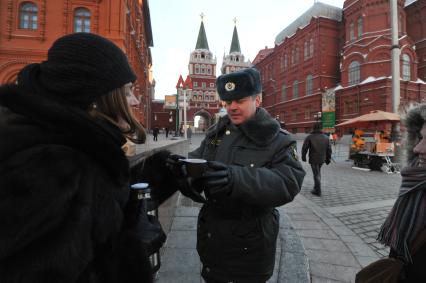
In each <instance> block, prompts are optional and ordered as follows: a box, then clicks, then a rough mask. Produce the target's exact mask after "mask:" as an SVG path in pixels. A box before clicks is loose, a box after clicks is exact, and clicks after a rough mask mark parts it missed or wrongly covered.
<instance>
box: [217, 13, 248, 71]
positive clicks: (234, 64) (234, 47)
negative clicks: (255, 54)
mask: <svg viewBox="0 0 426 283" xmlns="http://www.w3.org/2000/svg"><path fill="white" fill-rule="evenodd" d="M251 66H252V64H251V62H250V61H246V62H245V61H244V55H243V54H242V53H241V47H240V40H239V39H238V31H237V19H236V18H234V32H233V33H232V41H231V48H230V49H229V55H227V56H224V57H223V61H222V68H221V71H222V74H229V73H232V72H235V71H238V70H240V69H244V68H248V67H251Z"/></svg>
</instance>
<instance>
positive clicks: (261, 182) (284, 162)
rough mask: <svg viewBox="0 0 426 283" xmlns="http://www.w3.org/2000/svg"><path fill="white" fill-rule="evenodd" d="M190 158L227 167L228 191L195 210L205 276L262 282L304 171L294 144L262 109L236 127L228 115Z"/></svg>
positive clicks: (212, 128) (209, 132) (272, 263)
mask: <svg viewBox="0 0 426 283" xmlns="http://www.w3.org/2000/svg"><path fill="white" fill-rule="evenodd" d="M189 156H190V157H192V158H204V159H207V160H216V161H220V162H223V163H225V164H228V165H229V167H230V170H231V175H232V177H231V183H230V184H229V185H230V186H231V191H232V192H231V194H230V195H229V196H227V197H225V198H224V199H220V200H216V199H212V198H209V200H208V203H207V204H205V205H204V206H203V207H202V209H201V211H200V214H199V218H198V231H197V233H198V234H197V236H198V241H197V250H198V253H199V255H200V258H201V261H202V263H203V271H202V272H203V276H204V277H207V278H213V279H216V280H220V281H234V282H261V281H266V280H267V279H268V278H270V277H271V275H272V272H273V269H274V261H275V249H276V239H277V235H278V230H279V214H278V211H277V210H276V209H274V207H277V206H281V205H283V204H285V203H288V202H290V201H292V200H293V198H294V197H295V196H296V195H297V194H298V193H299V191H300V188H301V185H302V181H303V177H304V175H305V172H304V170H303V168H302V166H301V164H300V162H299V161H298V159H297V153H296V142H295V140H294V139H293V138H292V137H291V136H290V135H289V134H288V133H286V132H284V131H283V130H281V129H280V127H279V125H278V123H277V122H276V121H275V120H274V119H272V118H271V117H270V116H269V114H268V113H267V112H266V111H265V110H264V109H262V108H258V109H257V112H256V114H255V116H254V117H253V118H252V119H250V120H248V121H247V122H245V123H243V124H241V125H239V126H235V125H233V124H232V123H231V122H230V119H229V117H228V116H225V117H223V118H221V119H220V121H219V122H218V123H217V124H215V125H213V126H212V127H211V128H210V129H209V130H208V131H207V133H206V138H205V139H204V140H203V142H202V143H201V146H200V147H199V148H198V149H197V150H195V151H193V152H191V153H190V154H189Z"/></svg>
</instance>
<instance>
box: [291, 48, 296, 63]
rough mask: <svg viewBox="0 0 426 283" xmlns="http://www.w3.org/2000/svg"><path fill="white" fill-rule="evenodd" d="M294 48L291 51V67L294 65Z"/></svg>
mask: <svg viewBox="0 0 426 283" xmlns="http://www.w3.org/2000/svg"><path fill="white" fill-rule="evenodd" d="M294 52H295V51H294V48H293V49H291V65H294V63H295V60H294Z"/></svg>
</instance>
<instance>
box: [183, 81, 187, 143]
mask: <svg viewBox="0 0 426 283" xmlns="http://www.w3.org/2000/svg"><path fill="white" fill-rule="evenodd" d="M183 132H184V137H185V139H187V138H188V136H187V134H186V88H184V89H183Z"/></svg>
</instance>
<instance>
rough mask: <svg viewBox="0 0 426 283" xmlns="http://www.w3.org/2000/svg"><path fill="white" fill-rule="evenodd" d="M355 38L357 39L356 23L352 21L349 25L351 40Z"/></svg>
mask: <svg viewBox="0 0 426 283" xmlns="http://www.w3.org/2000/svg"><path fill="white" fill-rule="evenodd" d="M354 39H355V30H354V23H351V24H350V25H349V40H350V41H352V40H354Z"/></svg>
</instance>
